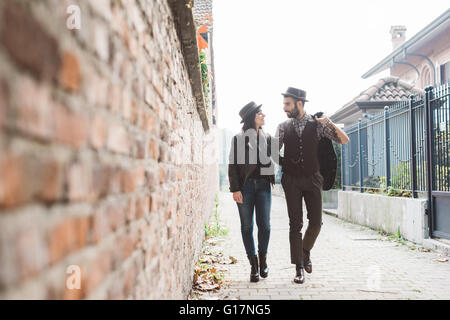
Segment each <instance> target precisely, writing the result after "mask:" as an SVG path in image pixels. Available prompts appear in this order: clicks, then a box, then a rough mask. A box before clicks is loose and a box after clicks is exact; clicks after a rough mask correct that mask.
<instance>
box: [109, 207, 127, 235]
mask: <svg viewBox="0 0 450 320" xmlns="http://www.w3.org/2000/svg"><path fill="white" fill-rule="evenodd" d="M126 214H127V210H126V207H125V206H123V205H114V206H110V207H109V208H108V209H107V218H108V222H109V226H110V229H111V230H112V231H117V230H118V229H120V228H121V227H123V226H124V225H125V222H126Z"/></svg>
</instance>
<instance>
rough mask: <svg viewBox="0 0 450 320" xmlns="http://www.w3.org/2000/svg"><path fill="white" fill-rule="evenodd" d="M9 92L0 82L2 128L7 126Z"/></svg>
mask: <svg viewBox="0 0 450 320" xmlns="http://www.w3.org/2000/svg"><path fill="white" fill-rule="evenodd" d="M7 94H8V91H7V88H6V85H4V83H3V82H2V81H0V127H2V126H3V125H5V124H6V117H7V104H8V96H7Z"/></svg>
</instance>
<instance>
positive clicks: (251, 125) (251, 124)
mask: <svg viewBox="0 0 450 320" xmlns="http://www.w3.org/2000/svg"><path fill="white" fill-rule="evenodd" d="M255 116H256V113H254V114H253V115H252V116H250V117H247V119H245V120H244V125H243V126H242V130H243V131H244V132H245V131H247V130H248V129H254V130H256V123H255Z"/></svg>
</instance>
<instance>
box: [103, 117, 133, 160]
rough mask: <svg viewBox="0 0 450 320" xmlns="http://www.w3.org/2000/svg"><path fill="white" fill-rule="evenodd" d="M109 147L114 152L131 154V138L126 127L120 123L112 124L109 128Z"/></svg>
mask: <svg viewBox="0 0 450 320" xmlns="http://www.w3.org/2000/svg"><path fill="white" fill-rule="evenodd" d="M108 149H110V150H111V151H113V152H117V153H122V154H129V152H130V140H129V137H128V133H127V131H126V129H125V128H124V127H123V126H122V125H120V124H117V123H115V124H111V125H110V126H109V130H108Z"/></svg>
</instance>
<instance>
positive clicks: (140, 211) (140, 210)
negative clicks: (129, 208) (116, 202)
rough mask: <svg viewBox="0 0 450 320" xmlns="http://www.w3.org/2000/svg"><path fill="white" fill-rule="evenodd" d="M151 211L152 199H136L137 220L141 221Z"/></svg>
mask: <svg viewBox="0 0 450 320" xmlns="http://www.w3.org/2000/svg"><path fill="white" fill-rule="evenodd" d="M149 210H150V197H149V196H145V197H140V198H137V199H136V219H141V218H142V217H145V215H146V214H147V213H148V211H149Z"/></svg>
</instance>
